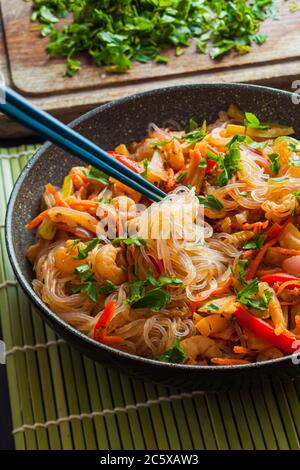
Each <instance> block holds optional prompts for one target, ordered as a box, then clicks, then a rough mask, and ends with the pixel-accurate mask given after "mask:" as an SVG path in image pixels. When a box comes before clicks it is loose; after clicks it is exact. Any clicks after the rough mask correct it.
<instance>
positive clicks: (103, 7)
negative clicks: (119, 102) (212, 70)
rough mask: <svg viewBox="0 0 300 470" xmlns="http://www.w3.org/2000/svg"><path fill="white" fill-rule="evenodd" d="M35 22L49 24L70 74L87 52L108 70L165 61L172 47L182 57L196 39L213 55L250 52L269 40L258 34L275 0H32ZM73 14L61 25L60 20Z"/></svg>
mask: <svg viewBox="0 0 300 470" xmlns="http://www.w3.org/2000/svg"><path fill="white" fill-rule="evenodd" d="M33 3H34V7H35V10H34V12H33V16H32V19H33V21H36V20H38V21H40V22H41V24H42V26H43V25H51V26H52V28H50V29H49V30H48V32H47V34H49V44H48V46H47V51H48V54H49V55H50V56H51V57H65V58H66V60H67V72H66V75H68V76H72V75H74V74H75V73H76V72H77V71H78V69H79V68H80V66H81V64H80V62H79V61H78V60H77V58H76V54H77V53H82V52H85V53H86V54H88V55H89V56H90V57H91V59H92V60H93V61H94V62H95V63H96V65H99V66H100V65H108V66H109V67H108V71H110V72H116V73H122V72H126V71H127V70H128V69H129V68H130V67H131V65H132V62H133V61H139V62H141V63H146V62H148V61H150V60H153V61H156V62H158V63H167V61H168V58H167V57H166V56H163V55H162V54H161V51H162V50H163V49H166V48H170V47H174V48H175V51H176V55H177V56H180V55H181V54H182V53H183V51H184V48H185V47H186V46H188V45H189V44H190V39H192V38H193V39H195V42H196V49H197V50H198V51H200V52H201V53H205V54H209V55H210V56H211V57H212V58H214V59H219V58H220V57H222V55H224V54H226V53H228V52H230V51H235V52H236V53H238V54H239V53H240V54H244V53H245V52H249V50H250V49H251V45H252V44H253V43H256V44H262V43H263V42H264V41H265V40H266V36H265V35H264V34H261V33H259V26H260V23H261V22H262V21H264V20H265V19H266V18H267V17H269V16H271V15H272V6H273V0H250V1H248V0H218V1H215V2H213V1H211V0H201V1H197V0H140V1H138V0H118V1H116V0H34V1H33ZM67 15H69V16H70V21H68V22H67V24H66V25H62V24H60V22H59V19H60V18H62V17H64V16H67Z"/></svg>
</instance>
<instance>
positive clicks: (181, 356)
mask: <svg viewBox="0 0 300 470" xmlns="http://www.w3.org/2000/svg"><path fill="white" fill-rule="evenodd" d="M153 359H155V360H156V361H160V362H170V363H172V364H182V363H183V362H184V361H185V359H186V354H185V352H184V350H183V348H182V346H181V345H180V339H179V338H178V336H177V337H176V340H175V343H174V346H172V348H170V349H169V350H168V351H166V352H164V353H163V354H161V355H160V356H156V357H154V358H153Z"/></svg>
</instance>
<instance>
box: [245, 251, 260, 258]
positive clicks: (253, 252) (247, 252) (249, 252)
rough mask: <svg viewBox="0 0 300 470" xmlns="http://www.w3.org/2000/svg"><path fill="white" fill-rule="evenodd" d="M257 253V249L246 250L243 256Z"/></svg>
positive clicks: (247, 256)
mask: <svg viewBox="0 0 300 470" xmlns="http://www.w3.org/2000/svg"><path fill="white" fill-rule="evenodd" d="M256 253H257V250H245V251H244V252H243V255H242V256H243V258H249V257H250V256H252V255H256Z"/></svg>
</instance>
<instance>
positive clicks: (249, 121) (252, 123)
mask: <svg viewBox="0 0 300 470" xmlns="http://www.w3.org/2000/svg"><path fill="white" fill-rule="evenodd" d="M245 126H246V127H250V128H252V129H262V130H263V129H270V126H268V125H266V124H261V122H260V120H259V119H258V117H257V116H255V114H253V113H247V112H246V113H245Z"/></svg>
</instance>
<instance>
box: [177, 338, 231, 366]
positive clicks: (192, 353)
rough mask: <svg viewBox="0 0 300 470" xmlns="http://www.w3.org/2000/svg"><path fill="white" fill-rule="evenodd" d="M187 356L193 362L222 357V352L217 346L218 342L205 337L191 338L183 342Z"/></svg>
mask: <svg viewBox="0 0 300 470" xmlns="http://www.w3.org/2000/svg"><path fill="white" fill-rule="evenodd" d="M181 346H182V347H183V349H184V351H185V353H186V355H187V356H188V357H189V359H191V360H194V361H195V360H197V358H198V357H200V358H208V359H211V358H212V357H222V351H221V349H220V348H219V347H218V346H217V344H216V342H215V341H214V340H213V339H211V338H206V337H205V336H191V337H190V338H186V339H184V340H183V341H181Z"/></svg>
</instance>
